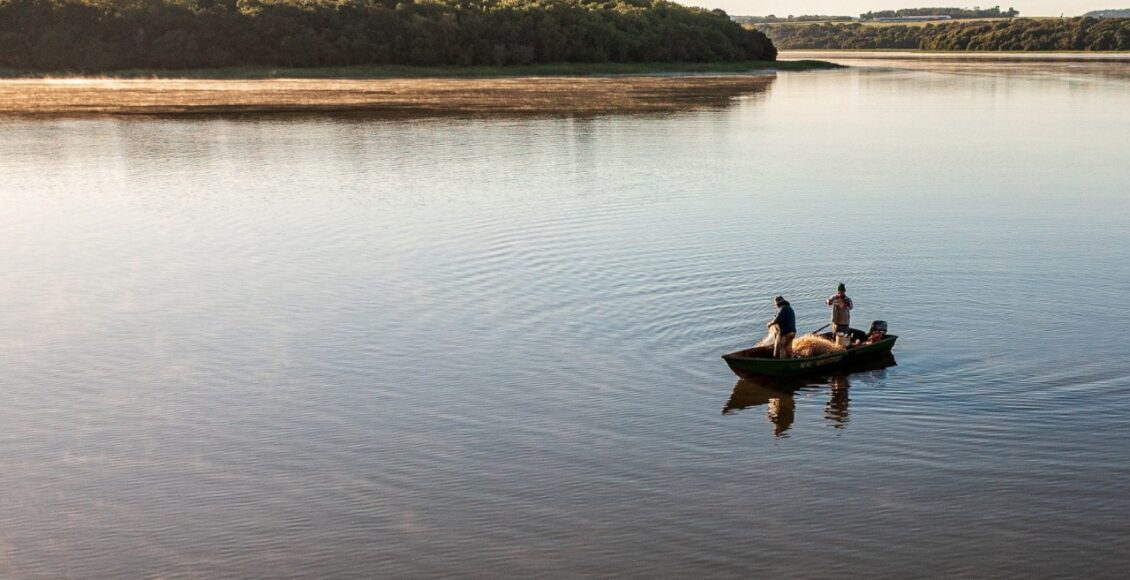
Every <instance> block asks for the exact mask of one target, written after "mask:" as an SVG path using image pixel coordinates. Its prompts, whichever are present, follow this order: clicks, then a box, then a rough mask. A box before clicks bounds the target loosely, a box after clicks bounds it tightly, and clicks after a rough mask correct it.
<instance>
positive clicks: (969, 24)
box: [759, 18, 1130, 51]
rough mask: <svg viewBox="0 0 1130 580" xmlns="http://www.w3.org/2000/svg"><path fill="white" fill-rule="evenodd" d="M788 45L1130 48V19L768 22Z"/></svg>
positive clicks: (776, 41)
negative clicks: (885, 23)
mask: <svg viewBox="0 0 1130 580" xmlns="http://www.w3.org/2000/svg"><path fill="white" fill-rule="evenodd" d="M759 28H760V30H762V31H764V32H766V34H768V35H769V37H770V38H771V39H772V40H773V43H774V44H775V45H776V46H777V47H779V48H782V49H805V48H818V49H884V48H886V49H915V50H940V51H946V50H972V51H981V50H986V51H987V50H992V51H999V50H1012V51H1040V50H1093V51H1103V50H1130V19H1118V18H1102V19H1098V18H1014V19H1011V20H993V21H958V22H946V23H944V24H926V25H919V26H906V25H892V26H869V25H864V24H859V23H854V24H772V25H762V26H761V27H759Z"/></svg>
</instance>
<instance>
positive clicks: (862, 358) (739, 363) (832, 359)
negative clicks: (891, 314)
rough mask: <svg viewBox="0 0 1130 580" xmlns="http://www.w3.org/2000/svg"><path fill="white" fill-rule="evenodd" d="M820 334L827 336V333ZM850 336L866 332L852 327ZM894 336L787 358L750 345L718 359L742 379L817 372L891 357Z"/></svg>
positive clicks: (842, 368) (768, 349) (795, 375)
mask: <svg viewBox="0 0 1130 580" xmlns="http://www.w3.org/2000/svg"><path fill="white" fill-rule="evenodd" d="M822 336H824V337H825V338H828V337H829V336H830V334H824V335H822ZM852 336H853V338H855V339H864V338H866V336H867V335H866V333H864V332H863V331H861V330H856V329H852ZM897 339H898V337H897V336H895V335H893V334H888V335H887V337H886V338H884V339H883V340H880V341H879V342H875V343H871V344H861V345H858V346H853V347H851V348H849V349H847V350H843V351H837V352H833V353H828V354H822V355H818V356H811V357H803V358H790V359H777V358H773V348H772V347H764V346H763V347H754V348H747V349H745V350H739V351H737V352H731V353H729V354H724V355H722V360H725V361H726V364H727V365H729V366H730V370H732V371H734V374H736V375H738V376H739V377H742V378H757V377H801V376H806V375H820V374H828V373H830V372H832V371H837V370H844V369H850V368H852V367H855V366H866V365H867V364H868V363H871V362H875V361H877V360H883V359H888V358H891V348H893V347H894V346H895V340H897Z"/></svg>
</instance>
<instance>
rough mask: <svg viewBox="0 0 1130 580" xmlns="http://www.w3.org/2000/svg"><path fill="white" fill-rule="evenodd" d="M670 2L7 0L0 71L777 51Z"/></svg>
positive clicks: (587, 59)
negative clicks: (6, 69)
mask: <svg viewBox="0 0 1130 580" xmlns="http://www.w3.org/2000/svg"><path fill="white" fill-rule="evenodd" d="M776 54H777V49H776V48H774V47H773V44H772V43H771V42H770V41H769V40H768V39H767V38H766V37H765V35H764V34H762V33H761V32H758V31H756V30H746V29H743V28H742V27H741V26H739V25H738V24H737V23H735V22H733V21H732V20H730V17H729V16H727V15H726V13H725V12H723V11H721V10H706V9H702V8H690V7H686V6H682V5H680V4H675V3H673V2H667V1H665V0H0V69H3V68H8V69H16V70H27V71H77V72H97V71H106V70H121V69H191V68H217V67H232V66H267V67H326V66H357V65H416V66H433V65H456V66H472V65H527V64H540V63H559V62H580V63H602V62H716V61H744V60H775V59H776Z"/></svg>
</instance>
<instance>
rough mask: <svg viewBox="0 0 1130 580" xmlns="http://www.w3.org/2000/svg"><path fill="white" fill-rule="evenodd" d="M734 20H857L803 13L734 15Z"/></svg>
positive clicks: (846, 17)
mask: <svg viewBox="0 0 1130 580" xmlns="http://www.w3.org/2000/svg"><path fill="white" fill-rule="evenodd" d="M733 19H734V22H737V23H738V24H771V23H775V22H851V21H853V20H855V18H852V17H851V16H828V15H826V14H801V15H800V16H793V15H792V14H789V15H788V16H777V15H776V14H770V15H768V16H734V17H733Z"/></svg>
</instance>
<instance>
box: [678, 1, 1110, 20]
mask: <svg viewBox="0 0 1130 580" xmlns="http://www.w3.org/2000/svg"><path fill="white" fill-rule="evenodd" d="M675 1H676V2H678V3H680V4H686V5H690V6H705V7H707V8H721V9H723V10H725V11H726V12H727V13H729V14H730V15H732V16H766V15H768V14H775V15H777V16H788V15H789V14H794V15H798V16H799V15H801V14H828V15H833V16H859V15H860V14H862V13H864V12H868V11H871V10H894V9H898V8H917V7H920V6H955V7H958V8H970V7H972V6H981V7H982V8H986V7H992V6H997V5H999V6H1000V7H1001V10H1007V9H1008V8H1009V7H1010V6H1011V7H1013V8H1016V9H1017V10H1019V11H1020V15H1021V16H1059V15H1060V14H1063V15H1064V16H1079V15H1080V14H1083V13H1084V12H1088V11H1090V10H1102V9H1107V8H1130V0H1016V1H1015V2H1001V1H1000V0H980V2H965V1H956V2H951V1H948V0H932V1H929V2H915V1H914V0H675Z"/></svg>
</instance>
